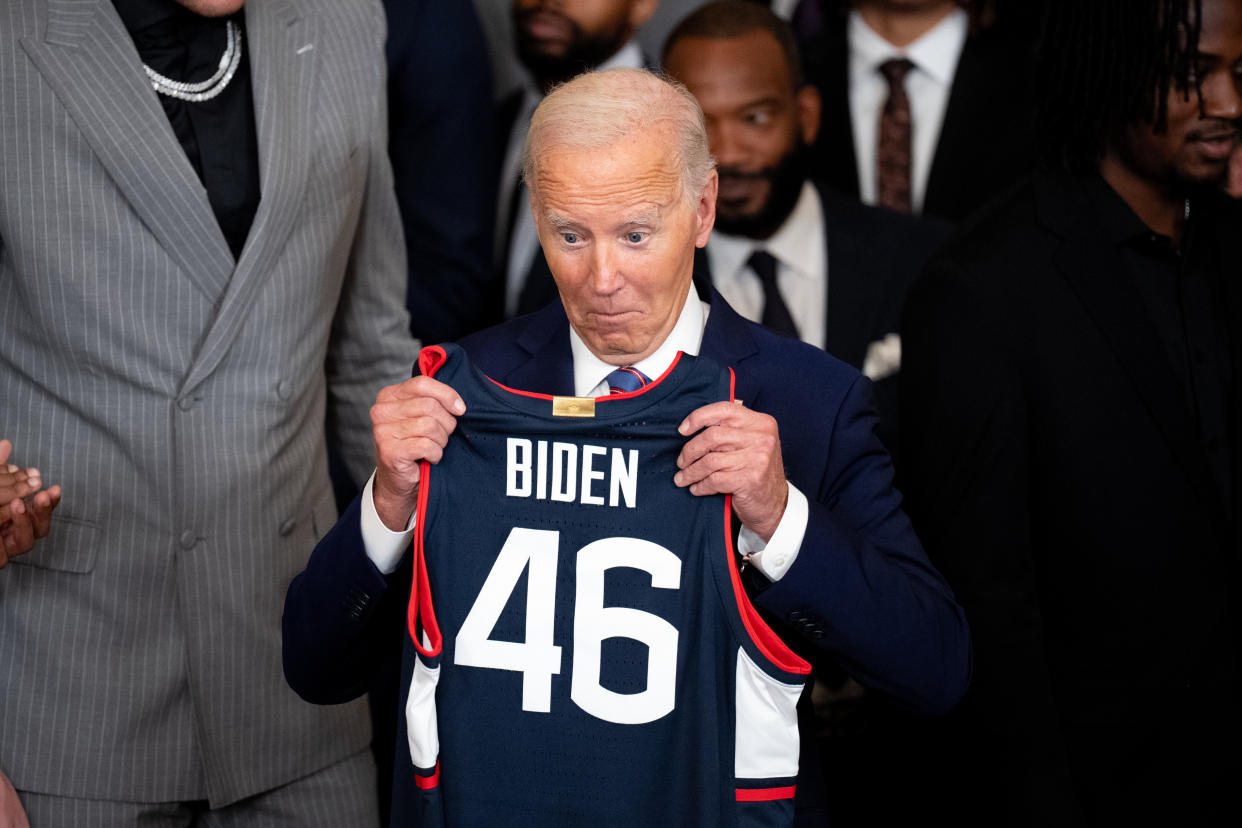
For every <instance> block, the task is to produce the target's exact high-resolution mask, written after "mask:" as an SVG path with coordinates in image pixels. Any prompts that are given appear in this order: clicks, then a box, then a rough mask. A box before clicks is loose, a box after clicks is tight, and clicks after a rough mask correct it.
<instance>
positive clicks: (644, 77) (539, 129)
mask: <svg viewBox="0 0 1242 828" xmlns="http://www.w3.org/2000/svg"><path fill="white" fill-rule="evenodd" d="M658 126H666V127H668V128H671V129H672V131H673V137H674V139H675V146H673V147H671V148H670V150H671V151H672V152H674V153H675V154H676V158H677V162H678V163H679V165H680V167H681V171H682V182H681V183H682V197H683V198H685V199H686V201H688V202H689V203H691V204H696V203H697V202H698V198H699V196H700V195H701V194H702V192H703V188H704V187H705V186H707V178H708V176H709V175H711V171H712V170H713V169H714V168H715V166H716V161H715V159H713V158H712V155H711V151H710V149H709V148H708V143H707V126H706V124H705V123H704V121H703V110H701V109H700V108H699V103H698V101H696V100H695V99H694V96H693V95H691V94H690V92H689V91H688V90H687V89H686V87H684V86H682V85H681V84H680V83H678V82H677V81H675V80H673V79H672V78H669V77H665V76H662V75H657V74H655V73H653V72H649V71H647V70H645V69H609V70H606V71H603V72H587V73H585V74H582V75H579V76H578V77H576V78H574V79H573V80H571V81H569V82H568V83H563V84H561V85H560V86H557V87H556V88H555V89H553V90H552V91H551V92H550V93H548V95H547V97H545V98H544V99H543V102H542V103H540V104H539V107H538V108H537V109H536V110H535V114H534V115H532V116H531V119H530V128H529V129H528V130H527V132H526V143H525V145H524V146H523V148H522V177H523V179H524V180H525V182H526V186H527V187H528V188H529V189H530V190H531V192H532V193H533V192H534V190H535V172H536V169H535V168H536V166H537V165H538V163H539V158H540V157H542V155H543V154H544V153H546V152H547V151H548V150H549V149H551V148H553V147H557V148H561V149H570V150H593V149H602V148H604V147H610V146H612V145H613V144H615V143H617V142H618V141H620V140H623V139H625V138H629V137H632V136H634V135H639V134H642V133H645V132H649V131H650V130H651V129H652V128H654V127H658Z"/></svg>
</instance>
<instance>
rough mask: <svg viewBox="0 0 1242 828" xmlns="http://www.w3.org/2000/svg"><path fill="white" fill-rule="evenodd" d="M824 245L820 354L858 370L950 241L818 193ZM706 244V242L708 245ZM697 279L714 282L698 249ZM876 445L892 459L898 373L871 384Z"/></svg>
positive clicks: (931, 226)
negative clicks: (909, 292)
mask: <svg viewBox="0 0 1242 828" xmlns="http://www.w3.org/2000/svg"><path fill="white" fill-rule="evenodd" d="M817 189H818V191H819V195H820V200H821V202H822V203H823V206H824V244H825V245H826V246H827V250H828V294H827V296H828V300H827V307H826V308H825V310H824V313H825V328H824V332H825V333H824V336H825V339H824V341H823V342H820V343H813V344H818V345H821V346H822V347H823V348H824V350H826V351H827V352H828V353H830V354H832V355H833V356H835V357H836V358H837V359H840V360H841V361H842V362H845V363H847V364H849V365H852V366H853V367H855V368H857V369H859V370H862V367H863V360H864V359H865V358H866V356H867V348H868V346H870V345H871V343H873V342H877V341H879V340H882V339H884V337H885V336H887V335H888V334H890V333H897V331H898V329H899V326H900V321H901V305H902V302H903V301H905V297H906V290H907V289H908V288H909V286H910V284H911V283H912V282H913V281H914V280H915V278H916V277H917V276H918V275H919V273H921V272H922V270H923V267H924V265H926V264H927V259H928V258H929V257H930V256H931V254H932V252H933V251H934V250H935V249H936V247H937V246H939V244H940V243H941V242H942V241H943V240H944V239H945V237H946V236H947V235H948V232H949V229H950V225H948V224H947V223H944V222H940V221H936V220H932V219H923V218H919V217H917V216H907V215H903V214H901V213H895V212H893V211H892V210H885V209H882V208H879V207H868V206H866V205H864V204H859V203H858V202H857V201H855V200H854V199H850V198H846V197H845V196H842V195H840V194H838V193H834V192H832V191H831V190H828V189H825V188H823V187H818V188H817ZM708 244H709V245H710V244H711V242H710V241H709V242H708ZM694 274H695V281H696V283H698V284H699V285H707V284H711V279H712V273H711V264H710V262H709V260H708V257H707V255H706V253H705V252H704V251H703V250H697V251H695V257H694ZM873 387H874V391H875V399H876V408H877V410H878V412H879V415H880V426H879V429H880V431H879V433H880V439H881V441H882V442H883V443H884V445H885V447H886V448H888V450H889V453H890V454H892V455H893V457H894V461H896V458H897V450H898V445H897V442H898V441H897V434H898V407H897V375H896V374H893V375H891V376H889V377H884V378H881V379H880V380H879V381H877V382H874V383H873Z"/></svg>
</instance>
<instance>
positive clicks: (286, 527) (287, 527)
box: [280, 518, 298, 538]
mask: <svg viewBox="0 0 1242 828" xmlns="http://www.w3.org/2000/svg"><path fill="white" fill-rule="evenodd" d="M297 525H298V522H297V521H296V520H294V519H293V518H289V519H288V520H286V521H285V522H284V523H282V524H280V536H281V537H282V538H287V537H289V536H290V535H292V534H293V530H294V529H295V528H297Z"/></svg>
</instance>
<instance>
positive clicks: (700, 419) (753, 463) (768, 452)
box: [673, 402, 789, 543]
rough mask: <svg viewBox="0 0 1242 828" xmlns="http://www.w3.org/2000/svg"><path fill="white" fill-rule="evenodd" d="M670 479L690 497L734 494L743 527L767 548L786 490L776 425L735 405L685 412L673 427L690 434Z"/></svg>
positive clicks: (723, 404)
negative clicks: (688, 414) (679, 422)
mask: <svg viewBox="0 0 1242 828" xmlns="http://www.w3.org/2000/svg"><path fill="white" fill-rule="evenodd" d="M700 429H702V431H701V433H699V434H696V435H695V436H694V438H693V439H691V440H690V441H689V442H687V443H686V444H685V445H684V446H683V447H682V449H681V455H680V456H678V458H677V466H678V468H680V469H681V471H679V472H677V474H675V475H674V476H673V482H674V483H676V484H677V485H678V486H689V487H690V493H691V494H694V495H709V494H730V495H733V511H734V512H735V513H737V517H738V520H740V521H741V522H742V525H743V526H745V527H746V528H748V529H750V530H751V531H752V532H754V533H755V534H756V535H758V536H759V537H760V538H762V539H763V541H764V542H765V543H766V542H767V541H769V540H771V539H772V533H773V532H775V531H776V527H777V526H778V525H779V524H780V522H781V517H782V516H783V515H784V514H785V504H786V503H787V502H788V500H789V485H788V484H787V483H786V482H785V464H784V463H783V462H781V439H780V434H778V433H777V429H776V420H775V419H773V418H772V417H769V416H768V415H767V414H760V413H759V412H758V411H751V410H750V409H748V408H745V407H744V406H742V405H741V404H740V403H733V402H718V403H712V404H711V405H705V406H703V407H702V408H699V409H696V410H695V411H692V412H690V416H688V417H686V419H685V420H683V421H682V423H681V425H680V426H678V428H677V430H678V431H680V432H681V433H682V434H686V435H690V434H695V432H697V431H699V430H700Z"/></svg>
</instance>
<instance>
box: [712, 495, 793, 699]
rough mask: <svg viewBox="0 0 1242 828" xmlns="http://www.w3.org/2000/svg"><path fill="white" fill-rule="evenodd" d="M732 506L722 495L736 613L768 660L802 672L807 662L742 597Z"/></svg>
mask: <svg viewBox="0 0 1242 828" xmlns="http://www.w3.org/2000/svg"><path fill="white" fill-rule="evenodd" d="M732 510H733V497H732V496H731V495H725V508H724V536H725V546H726V547H728V551H729V579H730V580H731V581H732V582H733V596H734V598H735V599H736V600H737V609H738V613H739V614H740V615H741V616H742V626H744V627H746V632H747V634H749V635H750V640H751V641H753V642H755V646H756V647H758V648H759V652H761V653H763V654H764V656H766V657H767V659H768V661H770V662H772V663H773V664H775V665H776V666H777V667H779V668H780V669H782V670H784V671H785V672H786V673H798V674H800V675H806V674H808V673H810V672H811V665H810V664H808V663H807V662H806V659H804V658H802V656H800V655H798V654H797V653H795V652H794V651H793V650H791V649H789V645H788V644H786V643H785V642H784V641H781V639H780V636H778V635H777V634H776V633H774V632H772V628H771V627H769V626H768V624H767V622H766V621H764V620H763V619H762V618H761V617H760V616H759V611H758V610H757V609H755V607H754V605H753V604H751V603H750V598H748V597H746V591H745V590H744V589H742V576H741V574H740V573H739V572H738V571H737V567H736V566H735V565H734V563H733V562H734V561H735V560H736V559H737V558H736V553H735V552H734V549H733V522H732V518H731V515H732Z"/></svg>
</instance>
